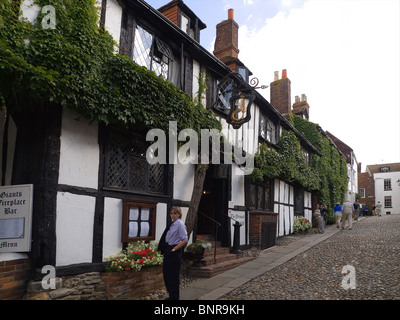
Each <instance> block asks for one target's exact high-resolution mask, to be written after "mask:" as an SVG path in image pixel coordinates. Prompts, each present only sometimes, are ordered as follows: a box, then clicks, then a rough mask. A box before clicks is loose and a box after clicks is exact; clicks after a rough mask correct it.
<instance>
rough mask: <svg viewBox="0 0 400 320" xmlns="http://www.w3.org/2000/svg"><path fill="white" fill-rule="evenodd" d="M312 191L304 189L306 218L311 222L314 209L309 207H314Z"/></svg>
mask: <svg viewBox="0 0 400 320" xmlns="http://www.w3.org/2000/svg"><path fill="white" fill-rule="evenodd" d="M311 196H312V195H311V192H308V191H304V208H305V209H304V218H306V219H307V220H308V221H310V222H311V219H312V210H311V209H307V208H312V202H311V201H312V200H311V199H312V197H311Z"/></svg>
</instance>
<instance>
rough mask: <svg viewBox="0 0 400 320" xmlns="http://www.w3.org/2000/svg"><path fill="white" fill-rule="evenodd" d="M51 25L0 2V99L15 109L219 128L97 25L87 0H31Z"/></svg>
mask: <svg viewBox="0 0 400 320" xmlns="http://www.w3.org/2000/svg"><path fill="white" fill-rule="evenodd" d="M35 3H36V4H38V5H39V6H40V7H41V8H42V7H43V6H45V5H51V6H53V7H54V8H55V12H56V26H55V28H54V29H51V28H48V29H45V28H43V26H42V23H41V22H42V21H43V19H46V16H47V14H48V13H47V12H45V13H42V12H39V16H38V18H37V20H36V22H35V23H34V24H32V23H29V22H28V21H26V20H24V19H22V17H21V12H20V10H19V4H18V1H13V0H1V1H0V104H1V106H2V107H3V108H5V107H6V108H7V110H9V111H11V112H13V111H19V110H25V109H27V108H31V109H33V110H35V108H44V107H52V106H56V105H61V106H65V107H68V108H70V109H72V110H75V111H77V112H78V113H79V114H81V115H83V116H85V117H86V118H88V119H91V120H98V121H102V122H104V123H106V124H110V123H112V124H117V125H120V126H125V127H126V128H130V127H134V128H135V129H136V130H140V129H143V130H146V129H147V130H148V129H151V128H160V129H162V130H168V124H169V121H177V122H178V129H183V128H192V129H194V130H196V131H197V132H200V129H202V128H203V129H211V128H215V129H220V128H221V125H220V123H219V122H218V121H217V119H216V118H215V116H214V115H213V113H212V112H211V111H209V110H206V109H205V108H203V107H202V106H201V104H200V103H197V104H195V103H193V102H192V101H191V100H190V98H189V97H187V96H186V95H185V94H183V93H182V92H181V91H179V90H178V89H177V88H175V86H174V85H173V84H172V83H170V82H168V81H166V80H164V79H163V78H160V77H157V76H156V75H155V73H154V72H151V71H149V70H147V69H146V68H144V67H141V66H139V65H137V64H136V63H135V62H133V61H132V60H131V59H129V58H128V57H126V56H122V55H119V54H115V43H114V41H113V39H112V37H111V36H110V34H109V33H108V32H106V31H104V30H102V29H101V28H99V27H98V24H97V22H98V14H97V10H98V8H96V7H95V1H94V0H36V1H35Z"/></svg>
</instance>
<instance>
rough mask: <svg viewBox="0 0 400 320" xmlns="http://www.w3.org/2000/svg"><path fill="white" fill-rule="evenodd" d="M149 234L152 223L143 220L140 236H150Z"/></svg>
mask: <svg viewBox="0 0 400 320" xmlns="http://www.w3.org/2000/svg"><path fill="white" fill-rule="evenodd" d="M149 235H150V224H149V223H148V222H142V223H141V224H140V235H139V237H148V236H149Z"/></svg>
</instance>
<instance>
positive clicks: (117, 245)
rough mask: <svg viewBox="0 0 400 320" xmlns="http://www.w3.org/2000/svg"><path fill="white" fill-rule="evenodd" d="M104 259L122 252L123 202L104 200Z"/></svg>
mask: <svg viewBox="0 0 400 320" xmlns="http://www.w3.org/2000/svg"><path fill="white" fill-rule="evenodd" d="M103 226H104V227H103V259H105V258H107V257H108V256H111V255H113V254H117V253H118V252H119V251H120V250H122V242H121V230H122V200H121V199H114V198H104V223H103Z"/></svg>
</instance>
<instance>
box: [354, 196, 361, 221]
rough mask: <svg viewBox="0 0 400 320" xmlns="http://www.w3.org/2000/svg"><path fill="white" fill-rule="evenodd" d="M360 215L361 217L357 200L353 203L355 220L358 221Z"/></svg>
mask: <svg viewBox="0 0 400 320" xmlns="http://www.w3.org/2000/svg"><path fill="white" fill-rule="evenodd" d="M359 215H360V204H359V203H358V201H357V200H356V201H355V202H354V203H353V219H354V220H358V217H359Z"/></svg>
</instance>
